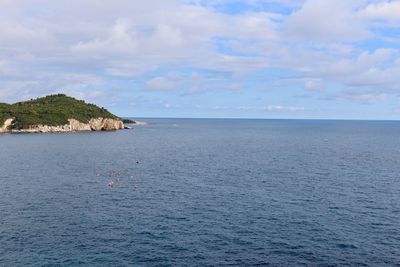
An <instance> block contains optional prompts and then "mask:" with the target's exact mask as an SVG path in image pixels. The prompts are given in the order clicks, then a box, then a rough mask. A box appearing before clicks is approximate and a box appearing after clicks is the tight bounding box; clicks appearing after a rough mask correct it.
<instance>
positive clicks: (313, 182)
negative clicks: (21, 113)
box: [0, 119, 400, 266]
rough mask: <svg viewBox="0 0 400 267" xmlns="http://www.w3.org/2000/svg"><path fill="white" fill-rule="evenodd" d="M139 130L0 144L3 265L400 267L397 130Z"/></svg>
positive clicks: (219, 125) (243, 125) (361, 125)
mask: <svg viewBox="0 0 400 267" xmlns="http://www.w3.org/2000/svg"><path fill="white" fill-rule="evenodd" d="M148 122H149V125H147V126H141V127H136V128H135V129H134V130H125V131H118V132H97V133H67V134H19V135H10V134H6V135H1V136H0V167H1V168H0V266H80V265H82V266H214V265H218V266H221V265H222V266H223V265H234V266H249V265H262V266H268V265H270V266H310V265H311V266H346V265H348V266H396V265H397V266H399V263H400V122H373V121H369V122H368V121H307V120H304V121H301V120H205V119H204V120H189V119H152V120H150V119H149V120H148ZM109 183H113V186H112V187H111V186H109V185H108V184H109Z"/></svg>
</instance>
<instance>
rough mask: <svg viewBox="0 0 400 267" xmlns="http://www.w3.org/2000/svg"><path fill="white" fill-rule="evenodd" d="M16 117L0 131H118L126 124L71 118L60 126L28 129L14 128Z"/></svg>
mask: <svg viewBox="0 0 400 267" xmlns="http://www.w3.org/2000/svg"><path fill="white" fill-rule="evenodd" d="M13 122H14V119H13V118H10V119H7V120H6V121H5V123H4V125H3V126H2V127H1V128H0V133H6V132H11V133H58V132H80V131H116V130H120V129H124V124H123V123H122V121H120V120H115V119H109V118H94V119H91V120H90V121H89V122H88V123H83V122H80V121H78V120H75V119H69V120H68V124H65V125H59V126H48V125H36V126H31V127H29V128H26V129H13V128H12V125H13Z"/></svg>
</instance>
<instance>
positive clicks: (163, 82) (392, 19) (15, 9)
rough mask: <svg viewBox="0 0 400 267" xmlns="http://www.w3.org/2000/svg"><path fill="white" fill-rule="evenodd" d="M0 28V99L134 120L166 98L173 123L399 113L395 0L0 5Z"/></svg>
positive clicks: (399, 5)
mask: <svg viewBox="0 0 400 267" xmlns="http://www.w3.org/2000/svg"><path fill="white" fill-rule="evenodd" d="M0 22H1V23H0V101H1V102H12V101H18V100H22V99H28V98H31V97H36V96H38V95H45V94H49V93H55V92H60V91H62V92H66V93H69V94H72V95H74V96H77V97H80V98H84V99H87V100H89V101H99V102H101V103H104V104H106V105H109V107H111V108H112V107H113V105H115V106H116V107H117V108H116V110H117V111H119V112H120V113H127V114H134V113H136V112H137V111H140V113H141V114H143V115H146V114H145V113H146V111H149V110H150V109H156V110H157V109H158V108H159V113H160V112H163V109H162V107H165V103H164V102H165V101H168V102H174V104H173V105H170V106H169V110H171V107H173V106H179V107H181V109H180V111H179V112H181V113H180V114H182V115H184V114H185V113H184V112H187V114H194V113H195V112H197V111H195V110H198V109H196V105H197V106H199V105H200V106H210V107H211V106H215V105H220V106H231V107H232V108H231V109H232V110H231V111H232V112H244V113H243V116H246V114H247V113H245V112H247V111H248V110H251V111H252V112H253V113H251V114H247V115H255V116H257V114H256V112H257V110H258V111H259V112H260V113H259V114H262V113H261V110H260V109H259V108H257V107H260V106H262V107H270V108H269V109H268V108H265V110H273V111H277V112H278V111H282V112H291V113H293V112H299V113H303V115H304V116H305V117H307V114H306V112H307V110H313V109H314V110H320V109H321V107H323V106H326V105H327V104H324V103H333V104H328V105H332V107H334V104H337V106H339V104H340V105H341V103H348V104H349V105H358V104H360V105H365V104H374V103H380V102H385V101H390V105H393V107H391V108H392V109H398V108H399V107H398V106H396V103H394V102H393V99H397V97H398V94H399V91H400V83H399V82H398V77H400V53H399V52H400V51H399V48H400V42H399V40H400V39H399V37H400V30H399V28H400V1H368V0H346V1H344V0H343V1H337V0H324V1H319V0H307V1H290V0H286V1H274V0H248V1H223V0H220V1H174V0H163V1H156V0H147V1H143V0H137V1H128V0H114V1H107V0H106V1H94V0H88V1H78V0H69V1H64V0H60V1H56V2H55V1H50V0H25V1H22V0H13V1H11V0H0ZM299 95H301V96H302V97H298V96H299ZM218 97H219V98H221V99H220V100H219V102H217V101H216V99H210V98H218ZM138 99H141V100H140V101H137V100H138ZM260 101H261V102H263V103H259V102H260ZM299 101H300V102H301V101H302V102H301V103H300V102H299ZM214 102H215V103H214ZM132 103H135V104H132ZM160 103H162V104H160ZM206 103H209V105H205V104H206ZM388 104H389V103H388ZM121 105H123V106H125V108H118V107H120V106H121ZM243 106H246V107H248V106H249V107H251V106H252V107H254V108H250V109H240V108H239V107H243ZM182 107H183V108H182ZM291 107H293V108H291ZM299 107H300V108H299ZM191 108H192V110H193V112H190V110H191ZM354 108H356V106H354ZM182 109H183V110H184V111H182ZM381 111H382V110H381ZM382 112H383V111H382ZM385 112H390V110H389V109H387V110H386V111H385ZM180 114H177V115H180ZM235 114H238V115H234V116H240V114H239V113H235ZM149 115H150V116H151V115H154V114H152V113H151V112H149ZM156 115H157V114H156ZM171 115H174V114H173V113H171ZM206 115H207V114H206ZM322 115H323V113H321V116H322ZM228 116H229V114H228ZM327 116H330V115H328V114H327Z"/></svg>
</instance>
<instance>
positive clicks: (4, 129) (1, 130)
mask: <svg viewBox="0 0 400 267" xmlns="http://www.w3.org/2000/svg"><path fill="white" fill-rule="evenodd" d="M13 122H14V118H10V119H7V120H6V121H5V122H4V124H3V126H2V127H0V133H5V132H9V131H10V130H11V127H12V123H13Z"/></svg>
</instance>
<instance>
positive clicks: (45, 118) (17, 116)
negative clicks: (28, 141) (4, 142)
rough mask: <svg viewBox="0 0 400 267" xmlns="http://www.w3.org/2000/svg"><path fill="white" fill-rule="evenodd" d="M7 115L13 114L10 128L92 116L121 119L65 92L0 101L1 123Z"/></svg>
mask: <svg viewBox="0 0 400 267" xmlns="http://www.w3.org/2000/svg"><path fill="white" fill-rule="evenodd" d="M9 118H14V121H13V126H12V128H13V129H27V128H30V127H34V126H37V125H48V126H59V125H66V124H68V123H69V119H75V120H77V121H79V122H81V123H88V122H89V121H90V120H91V119H93V118H107V119H113V120H120V118H118V117H117V116H115V115H113V114H112V113H110V112H109V111H107V110H106V109H104V108H100V107H98V106H96V105H93V104H88V103H85V101H83V100H77V99H75V98H72V97H69V96H66V95H64V94H57V95H49V96H46V97H42V98H37V99H33V100H29V101H25V102H19V103H15V104H5V103H0V126H1V125H3V124H4V122H5V121H6V120H7V119H9Z"/></svg>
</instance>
